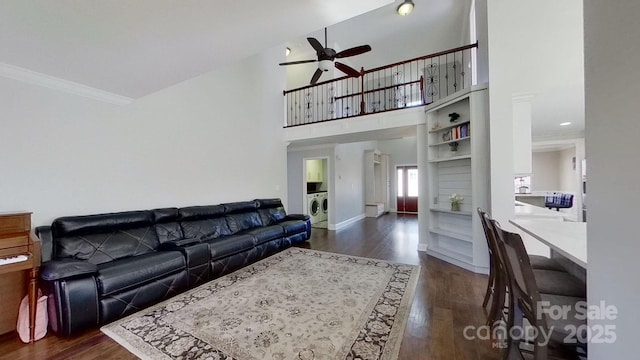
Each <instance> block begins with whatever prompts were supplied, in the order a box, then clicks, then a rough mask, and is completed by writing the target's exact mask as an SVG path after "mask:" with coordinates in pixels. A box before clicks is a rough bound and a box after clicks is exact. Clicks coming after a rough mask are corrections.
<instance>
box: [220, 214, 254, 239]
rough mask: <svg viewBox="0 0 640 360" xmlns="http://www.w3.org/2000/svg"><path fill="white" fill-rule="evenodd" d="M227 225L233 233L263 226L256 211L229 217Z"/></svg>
mask: <svg viewBox="0 0 640 360" xmlns="http://www.w3.org/2000/svg"><path fill="white" fill-rule="evenodd" d="M226 218H227V225H229V229H230V230H231V232H232V233H234V234H235V233H237V232H239V231H244V230H250V229H253V228H257V227H259V226H262V220H260V215H258V213H257V212H256V211H252V212H245V213H238V214H231V215H227V216H226Z"/></svg>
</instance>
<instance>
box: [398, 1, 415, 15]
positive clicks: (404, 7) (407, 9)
mask: <svg viewBox="0 0 640 360" xmlns="http://www.w3.org/2000/svg"><path fill="white" fill-rule="evenodd" d="M396 11H397V12H398V14H400V15H402V16H407V15H409V14H411V12H412V11H413V1H411V0H404V1H403V2H402V4H400V5H398V8H397V9H396Z"/></svg>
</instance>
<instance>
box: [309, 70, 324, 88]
mask: <svg viewBox="0 0 640 360" xmlns="http://www.w3.org/2000/svg"><path fill="white" fill-rule="evenodd" d="M320 75H322V70H320V69H317V70H316V72H314V73H313V77H312V78H311V85H315V83H317V82H318V79H320Z"/></svg>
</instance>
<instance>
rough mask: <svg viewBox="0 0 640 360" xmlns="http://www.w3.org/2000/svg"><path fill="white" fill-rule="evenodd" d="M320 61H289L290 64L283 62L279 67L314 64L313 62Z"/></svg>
mask: <svg viewBox="0 0 640 360" xmlns="http://www.w3.org/2000/svg"><path fill="white" fill-rule="evenodd" d="M316 61H318V60H300V61H289V62H283V63H280V64H278V65H296V64H306V63H312V62H316Z"/></svg>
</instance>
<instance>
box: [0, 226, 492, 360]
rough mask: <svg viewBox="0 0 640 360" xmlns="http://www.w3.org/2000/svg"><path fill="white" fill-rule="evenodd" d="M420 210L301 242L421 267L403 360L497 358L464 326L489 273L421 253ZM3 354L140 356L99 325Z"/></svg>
mask: <svg viewBox="0 0 640 360" xmlns="http://www.w3.org/2000/svg"><path fill="white" fill-rule="evenodd" d="M417 246H418V221H417V217H416V216H415V215H395V214H388V215H384V216H382V217H380V218H378V219H371V218H366V219H364V220H362V221H359V222H357V223H355V224H353V225H351V226H349V227H348V228H345V229H343V230H340V231H337V232H335V231H327V230H324V229H313V230H312V236H311V239H310V240H309V242H308V243H305V244H303V245H302V247H305V248H310V249H316V250H324V251H331V252H337V253H342V254H348V255H356V256H364V257H370V258H376V259H383V260H390V261H396V262H402V263H406V264H414V265H420V266H421V273H420V279H419V280H418V286H417V289H416V293H415V297H414V300H413V305H412V308H411V314H410V317H409V321H408V323H407V327H406V330H405V334H404V339H403V341H402V348H401V350H400V356H399V359H411V360H413V359H428V360H439V359H445V360H453V359H455V360H458V359H469V360H475V359H478V360H480V359H481V360H493V359H498V355H499V354H498V351H497V350H495V349H492V346H491V342H489V341H482V340H473V341H471V340H466V339H465V338H464V336H463V330H464V328H465V327H467V326H469V325H471V326H479V325H482V324H483V323H484V321H485V311H484V309H482V304H481V303H482V297H483V295H484V290H485V287H486V281H487V277H486V276H482V275H475V274H473V273H471V272H468V271H466V270H462V269H460V268H458V267H455V266H453V265H449V264H447V263H445V262H443V261H440V260H438V259H435V258H433V257H430V256H427V255H426V254H424V253H419V252H418V251H417V250H416V248H417ZM0 359H11V360H21V359H135V356H133V355H131V353H129V352H128V351H127V350H125V349H124V348H123V347H121V346H119V345H118V344H117V343H115V342H114V341H112V340H111V339H110V338H108V337H107V336H105V335H103V334H102V333H101V332H100V331H99V330H98V329H94V330H92V331H89V332H87V333H85V334H83V335H81V336H77V337H74V338H69V339H62V338H58V337H57V336H55V335H48V336H47V337H45V338H44V339H42V340H40V341H38V342H36V343H34V344H29V345H25V344H23V343H22V342H20V340H19V339H18V337H17V335H15V334H8V335H4V336H1V337H0Z"/></svg>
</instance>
